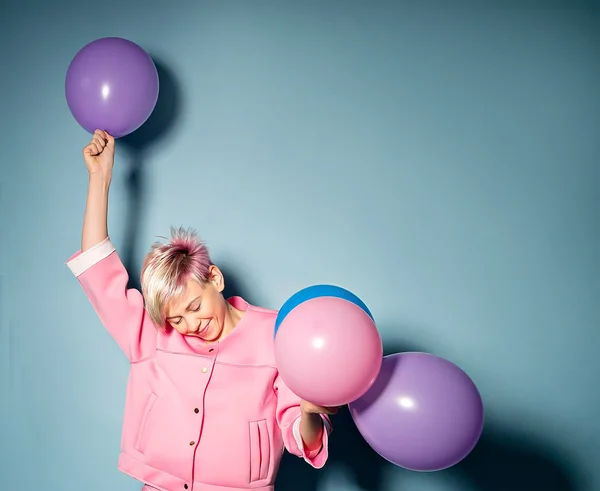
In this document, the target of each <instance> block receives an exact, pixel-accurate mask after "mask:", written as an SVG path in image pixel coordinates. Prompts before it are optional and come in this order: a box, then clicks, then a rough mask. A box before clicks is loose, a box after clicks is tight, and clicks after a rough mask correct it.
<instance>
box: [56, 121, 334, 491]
mask: <svg viewBox="0 0 600 491" xmlns="http://www.w3.org/2000/svg"><path fill="white" fill-rule="evenodd" d="M114 150H115V141H114V138H113V137H112V136H111V135H109V134H107V133H106V132H104V131H100V130H97V131H96V132H95V133H94V135H93V137H92V140H91V141H90V143H89V144H88V145H87V146H86V147H85V148H84V149H83V156H84V161H85V164H86V167H87V169H88V172H89V184H88V194H87V203H86V210H85V217H84V223H83V232H82V238H81V249H80V250H79V251H77V252H76V253H75V254H74V255H73V256H72V257H71V258H70V259H69V260H68V261H67V265H68V266H69V268H70V269H71V271H72V272H73V274H74V275H75V276H76V277H77V279H78V280H79V282H80V284H81V286H82V288H83V290H84V292H85V293H86V295H87V297H88V299H89V301H90V302H91V304H92V306H93V307H94V309H95V311H96V313H97V315H98V316H99V318H100V320H101V322H102V323H103V325H104V326H105V327H106V329H107V330H108V331H109V332H110V334H111V335H112V336H113V338H114V339H115V341H116V342H117V343H118V344H119V346H120V347H121V349H122V350H123V352H124V353H125V355H126V356H127V358H128V359H129V361H130V377H129V382H128V388H127V397H126V404H125V411H124V420H123V427H122V440H121V453H120V456H119V463H118V467H119V469H120V470H121V471H122V472H124V473H126V474H128V475H130V476H132V477H134V478H136V479H138V480H140V481H141V482H142V483H144V485H145V487H146V489H153V488H154V489H161V490H166V491H175V490H194V491H233V490H242V489H253V490H258V491H273V485H274V482H275V478H276V475H277V471H278V468H279V464H280V461H281V457H282V454H283V451H284V449H287V450H288V451H289V452H290V453H292V454H294V455H296V456H298V457H300V458H303V459H304V460H306V461H307V462H308V463H309V464H310V465H311V466H313V467H315V468H321V467H323V465H325V462H326V461H327V458H328V448H327V445H328V436H329V433H330V432H331V426H330V421H329V418H328V415H330V414H334V413H335V412H336V411H337V408H324V407H319V406H317V405H315V404H312V403H310V402H309V401H303V400H300V399H299V398H298V397H297V396H296V395H295V394H293V393H292V392H291V391H290V389H289V388H288V387H286V385H285V383H284V382H283V381H282V379H281V377H280V376H279V373H278V371H277V368H276V367H275V363H274V345H273V343H274V340H273V329H274V323H275V318H276V315H277V312H276V311H273V310H269V309H265V308H261V307H257V306H254V305H250V304H248V302H246V301H245V300H244V299H242V298H241V297H233V298H230V299H227V300H226V299H225V298H224V297H223V288H224V286H225V283H224V278H223V274H222V273H221V271H220V270H219V268H218V267H217V266H216V265H214V264H213V263H212V261H211V259H210V256H209V253H208V251H207V249H206V247H205V246H204V244H203V243H202V242H201V241H200V240H199V239H198V237H197V236H196V234H195V233H194V232H193V231H185V230H183V229H178V230H173V231H172V238H171V240H170V241H169V242H167V243H165V244H158V243H157V244H154V245H153V246H152V248H151V250H150V252H149V253H148V255H147V257H146V259H145V261H144V266H143V270H142V274H141V285H142V288H141V290H142V292H141V293H140V292H139V291H137V290H134V289H128V288H127V283H128V279H129V277H128V274H127V271H126V269H125V267H124V265H123V263H122V262H121V260H120V259H119V256H118V254H117V252H116V251H115V248H114V246H113V244H112V243H111V241H110V238H109V235H108V231H107V209H108V196H109V188H110V183H111V179H112V170H113V165H114Z"/></svg>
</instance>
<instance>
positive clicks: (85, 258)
mask: <svg viewBox="0 0 600 491" xmlns="http://www.w3.org/2000/svg"><path fill="white" fill-rule="evenodd" d="M114 250H115V247H114V246H113V244H112V242H111V241H110V237H106V239H104V240H103V241H102V242H98V243H97V244H96V245H94V246H92V247H90V248H89V249H87V250H86V251H85V252H82V253H80V254H76V255H75V256H74V257H73V258H72V259H71V260H69V261H68V262H67V266H68V267H69V269H70V270H71V272H72V273H73V274H74V275H75V276H79V275H81V274H83V273H84V272H85V271H86V270H88V269H89V268H91V267H92V266H93V265H94V264H97V263H99V262H100V261H102V260H103V259H104V258H106V257H108V256H110V255H111V254H112V253H113V252H114Z"/></svg>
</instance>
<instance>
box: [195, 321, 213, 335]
mask: <svg viewBox="0 0 600 491" xmlns="http://www.w3.org/2000/svg"><path fill="white" fill-rule="evenodd" d="M211 322H212V320H209V321H208V324H206V325H205V326H204V327H203V328H202V329H201V330H200V331H198V332H197V333H196V335H197V336H201V335H202V334H204V333H206V331H208V328H209V327H210V323H211Z"/></svg>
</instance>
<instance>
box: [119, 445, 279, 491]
mask: <svg viewBox="0 0 600 491" xmlns="http://www.w3.org/2000/svg"><path fill="white" fill-rule="evenodd" d="M118 469H119V470H120V471H121V472H123V473H124V474H127V475H128V476H130V477H133V478H134V479H137V480H138V481H140V482H141V483H143V484H145V485H148V486H150V487H152V488H156V489H157V490H159V491H179V490H181V491H241V490H252V491H274V490H275V487H274V485H272V484H268V485H262V486H261V485H259V486H256V485H255V484H254V483H249V484H247V485H245V486H239V487H231V486H219V485H216V484H207V483H203V482H191V481H186V480H185V479H181V478H179V477H177V476H173V475H171V474H167V473H166V472H164V471H161V470H159V469H156V468H154V467H151V466H149V465H147V464H144V463H143V462H140V461H139V460H137V459H135V458H133V457H131V456H130V455H127V454H126V453H124V452H121V454H120V455H119V462H118ZM186 486H187V487H186Z"/></svg>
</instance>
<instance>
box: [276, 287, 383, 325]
mask: <svg viewBox="0 0 600 491" xmlns="http://www.w3.org/2000/svg"><path fill="white" fill-rule="evenodd" d="M318 297H336V298H342V299H344V300H348V301H349V302H352V303H353V304H355V305H357V306H358V307H360V308H361V309H363V310H364V311H365V312H366V313H367V315H368V316H369V317H370V318H371V319H373V321H375V319H374V318H373V315H372V314H371V312H370V311H369V309H368V308H367V306H366V305H365V304H364V303H363V301H362V300H361V299H360V298H358V297H357V296H356V295H354V293H352V292H350V291H348V290H346V289H345V288H342V287H340V286H335V285H313V286H309V287H306V288H303V289H302V290H300V291H298V292H296V293H294V294H293V295H292V296H291V297H290V298H288V299H287V300H286V302H285V303H284V304H283V306H282V307H281V309H280V310H279V313H278V314H277V319H276V320H275V334H277V331H278V330H279V326H280V325H281V323H282V322H283V320H284V319H285V318H286V316H287V315H288V314H289V313H290V312H291V311H292V310H294V309H295V308H296V307H297V306H298V305H300V304H301V303H303V302H306V301H307V300H311V299H313V298H318Z"/></svg>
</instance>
